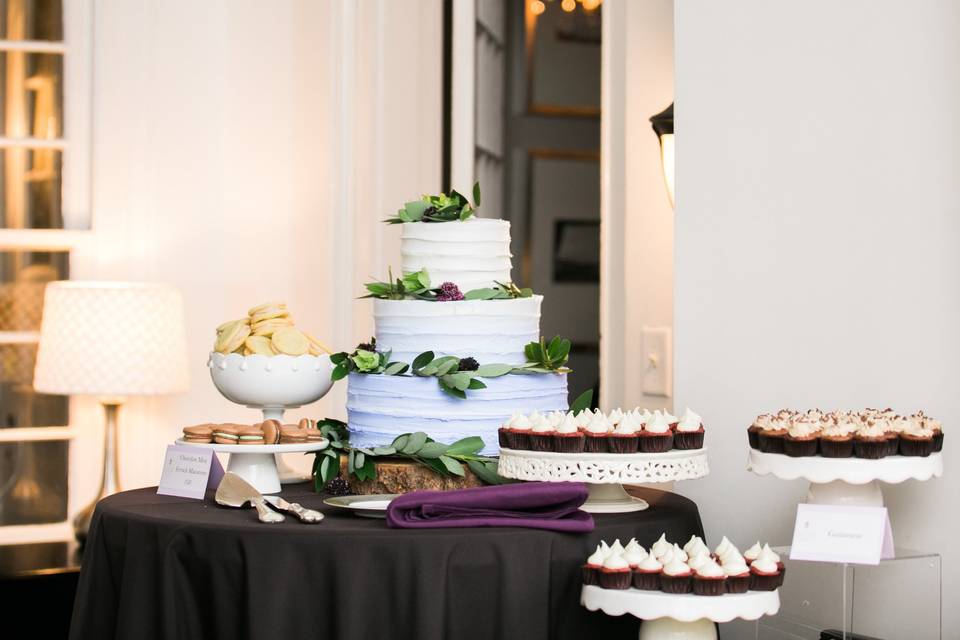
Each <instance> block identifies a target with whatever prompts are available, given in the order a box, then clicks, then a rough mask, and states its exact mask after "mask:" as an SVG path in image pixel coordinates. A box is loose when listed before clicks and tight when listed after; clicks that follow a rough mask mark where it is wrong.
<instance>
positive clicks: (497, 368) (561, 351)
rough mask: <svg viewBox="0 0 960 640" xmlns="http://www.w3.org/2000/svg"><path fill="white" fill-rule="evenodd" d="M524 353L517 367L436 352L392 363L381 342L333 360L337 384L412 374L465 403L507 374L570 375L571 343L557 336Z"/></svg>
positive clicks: (537, 343) (532, 343)
mask: <svg viewBox="0 0 960 640" xmlns="http://www.w3.org/2000/svg"><path fill="white" fill-rule="evenodd" d="M523 353H524V355H525V356H526V358H527V362H526V363H525V364H523V365H520V366H516V365H512V364H502V363H489V364H479V363H478V362H477V361H476V360H475V359H474V358H471V357H460V356H450V355H448V356H439V357H438V356H436V355H435V354H434V352H433V351H424V352H423V353H421V354H420V355H418V356H417V357H416V358H414V359H413V362H412V363H410V364H407V363H405V362H400V361H395V362H391V361H390V355H391V352H390V351H386V352H380V351H377V340H376V338H371V339H370V342H368V343H363V344H360V345H357V348H356V349H354V350H353V351H352V352H351V353H347V352H345V351H341V352H340V353H335V354H333V355H331V356H330V362H332V363H333V365H334V366H333V372H332V373H331V374H330V377H331V379H333V380H334V381H336V380H341V379H343V378H345V377H347V376H348V375H349V374H351V373H364V374H374V375H385V376H400V375H404V374H406V373H407V372H408V371H409V372H410V375H413V376H418V377H422V378H436V379H437V384H438V385H439V386H440V390H441V391H443V392H444V393H446V394H447V395H450V396H453V397H455V398H460V399H461V400H463V399H465V398H466V397H467V391H476V390H478V389H486V388H487V385H486V383H484V382H483V380H481V378H499V377H500V376H505V375H507V374H532V373H570V371H571V369H569V368H568V367H567V366H566V364H567V360H568V359H569V357H570V341H569V340H568V339H566V338H561V337H560V336H554V337H553V339H552V340H550V342H547V341H546V340H545V339H544V338H543V337H541V338H540V341H539V342H530V343H528V344H527V345H526V346H525V347H524V349H523Z"/></svg>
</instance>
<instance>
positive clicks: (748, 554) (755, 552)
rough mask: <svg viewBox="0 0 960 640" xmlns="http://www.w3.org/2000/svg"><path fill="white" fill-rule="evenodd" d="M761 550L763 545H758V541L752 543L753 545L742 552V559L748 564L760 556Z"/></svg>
mask: <svg viewBox="0 0 960 640" xmlns="http://www.w3.org/2000/svg"><path fill="white" fill-rule="evenodd" d="M762 552H763V547H762V546H761V545H760V541H759V540H758V541H757V542H754V543H753V546H752V547H750V548H748V549H747V550H746V551H744V552H743V560H744V562H746V563H747V566H750V563H752V562H753V561H754V560H756V559H757V558H759V557H760V554H761V553H762Z"/></svg>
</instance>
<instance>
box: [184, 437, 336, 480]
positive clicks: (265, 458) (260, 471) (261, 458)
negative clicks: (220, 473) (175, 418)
mask: <svg viewBox="0 0 960 640" xmlns="http://www.w3.org/2000/svg"><path fill="white" fill-rule="evenodd" d="M177 444H179V445H186V446H188V447H200V448H204V449H212V450H214V451H216V452H217V453H229V454H230V460H229V462H228V463H227V471H232V472H233V473H235V474H237V475H238V476H240V477H241V478H243V479H244V480H246V481H247V482H249V483H250V484H252V485H253V486H254V487H255V488H256V489H257V491H259V492H260V493H279V492H280V476H279V474H278V472H277V459H278V458H279V455H278V454H281V453H305V452H307V451H320V450H321V449H325V448H326V446H327V445H328V444H329V443H328V442H327V441H326V439H324V440H320V441H318V442H308V443H303V444H216V443H211V444H197V443H194V442H184V441H183V440H177Z"/></svg>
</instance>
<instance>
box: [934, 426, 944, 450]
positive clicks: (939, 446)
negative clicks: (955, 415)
mask: <svg viewBox="0 0 960 640" xmlns="http://www.w3.org/2000/svg"><path fill="white" fill-rule="evenodd" d="M937 451H943V431H934V432H933V452H934V453H936V452H937Z"/></svg>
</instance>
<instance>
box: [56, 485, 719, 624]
mask: <svg viewBox="0 0 960 640" xmlns="http://www.w3.org/2000/svg"><path fill="white" fill-rule="evenodd" d="M155 491H156V489H141V490H137V491H126V492H123V493H120V494H117V495H114V496H111V497H109V498H106V499H105V500H103V501H101V502H100V504H99V505H98V506H97V511H96V514H95V515H94V518H93V523H92V525H91V530H90V536H89V538H88V540H87V548H86V550H85V554H84V560H83V569H82V571H81V574H80V585H79V590H78V593H77V599H76V604H75V607H74V614H73V624H72V627H71V633H70V636H71V638H77V639H79V638H90V639H96V640H103V639H105V638H124V639H126V638H138V639H139V640H150V639H152V638H163V639H170V640H173V639H176V640H183V639H186V638H204V639H211V638H225V639H226V638H229V639H230V640H241V639H244V638H258V639H259V638H269V639H273V638H285V639H293V638H338V639H339V638H357V639H364V640H370V639H373V638H418V639H419V638H423V639H433V638H437V639H439V638H456V639H457V640H462V639H465V638H483V639H484V640H487V639H491V638H524V639H525V640H536V639H540V638H544V639H546V638H576V639H577V640H583V638H585V637H598V636H600V635H601V634H611V635H607V636H606V637H609V638H628V637H633V638H635V637H636V633H637V629H638V624H639V623H638V621H637V620H635V619H634V618H632V617H630V616H624V617H621V618H612V617H608V616H606V615H604V614H601V613H594V612H589V611H587V610H586V609H584V608H583V607H581V606H580V565H581V563H582V562H583V561H584V559H585V558H586V556H587V555H588V554H589V553H590V552H591V551H592V550H593V548H594V547H595V546H596V545H597V543H598V542H599V541H600V540H601V539H604V540H608V541H611V540H613V539H614V538H620V539H621V540H623V541H624V542H625V541H626V540H628V539H629V538H630V537H631V536H636V537H637V539H638V540H639V541H640V543H641V544H644V545H649V544H650V543H652V542H653V541H654V540H655V539H656V538H657V537H659V535H660V534H661V533H662V532H666V533H667V537H668V538H670V539H673V540H686V539H687V538H689V537H690V535H691V534H693V533H697V534H701V533H702V527H701V524H700V516H699V513H698V512H697V507H696V505H695V504H694V503H693V502H691V501H690V500H687V499H686V498H683V497H681V496H678V495H676V494H672V493H667V492H661V491H654V490H649V489H637V490H635V491H636V494H637V495H640V496H642V497H643V498H645V499H646V500H647V501H648V502H650V504H651V508H650V509H649V510H647V511H642V512H638V513H628V514H610V515H597V516H595V517H596V522H597V527H596V529H595V530H594V531H593V532H592V533H591V534H587V535H575V534H568V533H553V532H548V531H541V530H534V529H518V528H486V529H433V530H399V529H388V528H387V527H386V524H385V523H384V521H383V520H372V519H365V518H359V517H357V516H354V515H352V514H345V513H342V512H339V511H336V510H333V509H330V508H328V507H325V506H324V505H323V504H322V502H321V500H322V497H321V496H319V495H316V494H314V493H312V492H311V491H310V488H309V487H308V485H306V484H303V485H292V486H291V485H288V486H287V487H285V489H284V492H283V495H284V496H285V497H286V498H287V499H288V500H291V501H297V502H300V503H301V504H303V505H304V506H306V507H311V508H315V509H320V510H321V511H324V512H325V514H326V519H325V520H324V521H323V523H322V524H319V525H305V524H300V523H298V522H296V521H294V520H293V519H292V518H290V517H288V519H287V521H286V522H284V523H282V524H275V525H265V524H261V523H259V522H258V521H257V519H256V511H254V510H253V509H243V510H238V509H227V508H222V507H219V506H217V505H216V504H215V503H213V501H212V499H211V496H209V495H208V499H207V500H205V501H197V500H186V499H181V498H173V497H169V496H158V495H156V493H155Z"/></svg>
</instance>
